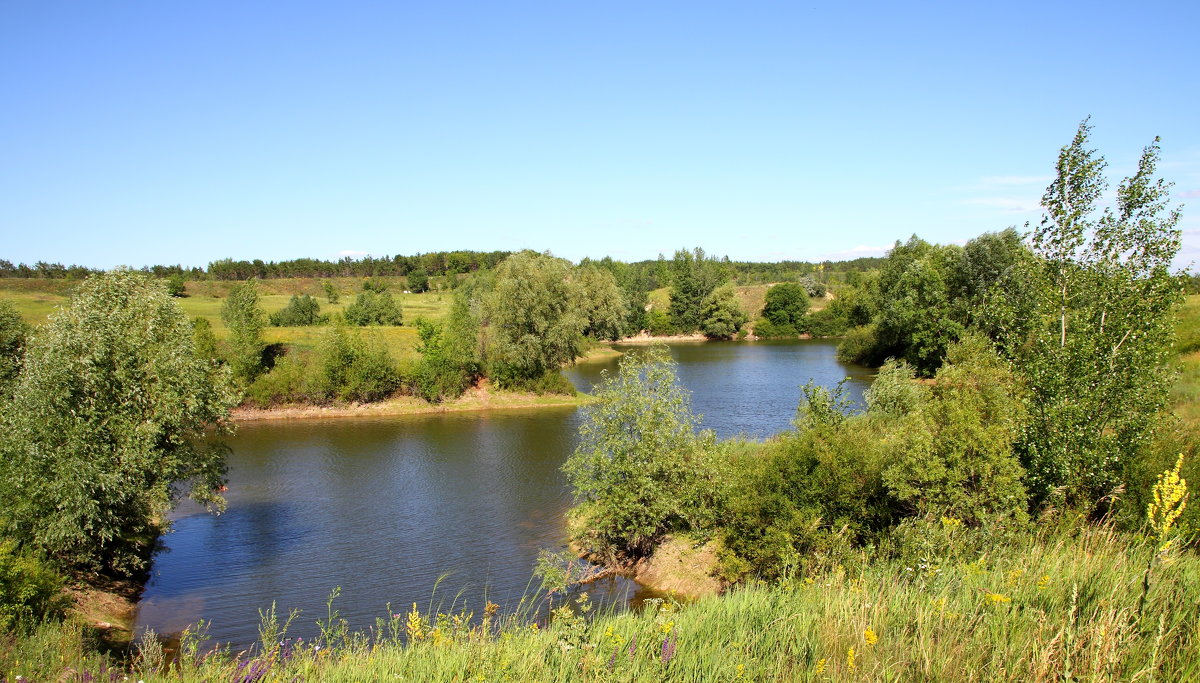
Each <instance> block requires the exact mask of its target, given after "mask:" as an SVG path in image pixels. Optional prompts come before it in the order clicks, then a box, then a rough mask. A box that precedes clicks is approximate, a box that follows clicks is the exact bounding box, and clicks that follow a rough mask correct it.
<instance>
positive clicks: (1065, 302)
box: [1001, 120, 1181, 505]
mask: <svg viewBox="0 0 1200 683" xmlns="http://www.w3.org/2000/svg"><path fill="white" fill-rule="evenodd" d="M1090 133H1091V126H1090V125H1089V122H1088V121H1086V120H1085V121H1084V122H1083V123H1081V124H1080V125H1079V129H1078V130H1077V131H1076V134H1075V137H1074V138H1073V139H1072V141H1071V143H1070V144H1068V145H1067V146H1065V147H1063V148H1062V150H1061V151H1060V153H1059V157H1058V163H1057V165H1056V171H1057V173H1056V177H1055V179H1054V181H1053V182H1052V183H1051V184H1050V186H1049V187H1048V188H1047V189H1046V193H1045V195H1043V197H1042V206H1043V207H1044V208H1045V210H1046V213H1045V216H1044V217H1043V219H1042V221H1041V223H1040V225H1039V226H1038V227H1037V228H1036V229H1035V230H1034V231H1033V233H1032V235H1031V236H1030V244H1031V246H1032V249H1033V252H1034V254H1035V255H1036V261H1035V262H1034V263H1033V265H1032V266H1031V267H1030V268H1029V269H1028V273H1027V279H1026V282H1025V287H1027V288H1028V289H1029V290H1030V291H1032V292H1033V293H1034V301H1033V317H1032V320H1033V324H1031V325H1029V326H1028V327H1027V329H1028V331H1026V329H1021V328H1018V329H1016V330H1014V331H1013V332H1011V333H1009V334H1007V335H1005V337H1004V338H1003V339H1002V344H1001V346H1002V348H1003V349H1004V350H1005V351H1006V353H1007V354H1008V355H1009V357H1010V358H1011V359H1012V360H1013V365H1014V367H1015V368H1016V370H1017V372H1018V373H1020V374H1021V375H1022V376H1023V377H1024V379H1025V380H1026V383H1027V384H1028V385H1029V388H1030V395H1029V399H1028V401H1029V414H1030V422H1029V425H1028V427H1027V428H1026V430H1025V432H1024V435H1023V438H1022V439H1021V441H1020V443H1019V444H1018V450H1019V452H1020V453H1021V455H1022V460H1023V463H1024V465H1025V467H1026V468H1027V469H1028V470H1029V483H1030V488H1031V490H1032V492H1033V494H1034V496H1035V499H1036V500H1038V501H1044V500H1046V499H1047V497H1049V496H1050V495H1051V492H1053V491H1055V490H1059V491H1061V492H1062V493H1063V495H1064V497H1065V499H1066V501H1067V502H1069V503H1076V504H1082V505H1092V504H1095V503H1097V501H1099V500H1101V498H1103V497H1104V496H1106V495H1107V494H1108V493H1109V492H1110V491H1111V490H1112V489H1113V488H1114V487H1115V486H1117V485H1118V483H1120V481H1121V472H1122V470H1123V469H1124V468H1125V467H1126V466H1127V465H1128V464H1129V463H1131V462H1132V461H1133V460H1135V459H1136V458H1137V457H1138V455H1139V453H1141V452H1142V451H1143V449H1144V448H1145V447H1146V446H1147V444H1149V443H1150V441H1151V440H1152V438H1153V436H1154V434H1155V430H1156V425H1157V424H1158V423H1159V422H1160V421H1161V420H1160V419H1159V416H1160V414H1161V412H1162V411H1163V410H1164V409H1165V408H1166V405H1167V391H1168V389H1169V387H1170V383H1171V381H1172V377H1173V375H1172V371H1171V368H1170V362H1169V361H1170V357H1171V343H1172V341H1173V339H1174V325H1173V313H1174V309H1175V307H1176V306H1177V305H1178V303H1179V302H1180V300H1181V287H1180V280H1179V279H1178V278H1177V277H1175V276H1174V275H1172V273H1171V270H1170V268H1171V260H1172V259H1173V258H1174V257H1175V254H1176V253H1177V252H1178V251H1179V245H1180V232H1179V230H1178V229H1177V228H1176V226H1177V225H1178V223H1179V218H1180V213H1179V210H1178V209H1177V208H1172V207H1171V206H1170V205H1169V200H1170V188H1171V184H1170V183H1167V182H1165V181H1163V180H1162V179H1157V178H1155V168H1156V166H1157V163H1158V156H1159V141H1158V138H1155V140H1154V142H1153V143H1152V144H1151V145H1150V146H1148V147H1146V148H1145V149H1144V150H1143V153H1142V157H1141V160H1140V162H1139V164H1138V169H1137V172H1136V173H1135V174H1134V175H1132V176H1130V177H1128V178H1125V179H1124V180H1123V181H1121V183H1120V184H1119V186H1118V187H1117V192H1116V206H1115V207H1112V208H1105V209H1103V210H1101V209H1100V207H1099V204H1100V200H1101V197H1102V196H1103V195H1104V192H1105V191H1106V189H1107V187H1108V183H1107V181H1106V180H1105V178H1104V169H1105V161H1104V158H1103V157H1101V156H1099V155H1098V154H1097V153H1096V151H1095V150H1093V149H1088V147H1087V145H1088V137H1089V134H1090ZM1009 317H1012V316H1009Z"/></svg>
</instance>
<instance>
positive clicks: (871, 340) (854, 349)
mask: <svg viewBox="0 0 1200 683" xmlns="http://www.w3.org/2000/svg"><path fill="white" fill-rule="evenodd" d="M877 356H878V351H877V350H876V340H875V326H874V325H860V326H858V327H855V328H853V329H851V330H850V331H849V332H847V333H846V338H845V339H843V340H842V343H841V344H838V348H837V358H838V360H840V361H842V362H843V363H857V364H859V365H876V364H877V363H875V362H874V361H875V360H876V358H877ZM879 360H882V359H879Z"/></svg>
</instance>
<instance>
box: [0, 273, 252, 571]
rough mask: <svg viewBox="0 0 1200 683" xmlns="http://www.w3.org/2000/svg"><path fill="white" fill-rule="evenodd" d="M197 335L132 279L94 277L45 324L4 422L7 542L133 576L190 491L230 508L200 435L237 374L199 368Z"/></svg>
mask: <svg viewBox="0 0 1200 683" xmlns="http://www.w3.org/2000/svg"><path fill="white" fill-rule="evenodd" d="M192 329H193V328H192V325H191V323H190V321H189V320H188V319H187V317H186V316H185V315H184V314H183V312H182V311H181V310H180V309H179V306H178V304H176V303H175V301H174V300H173V299H171V298H170V297H169V296H168V295H167V293H166V290H165V289H164V288H163V287H162V286H161V284H159V283H157V282H155V281H152V280H150V279H149V278H148V277H145V276H143V275H140V274H137V273H134V272H130V271H126V270H116V271H112V272H109V273H105V274H102V275H96V276H93V277H91V278H89V279H88V280H86V281H85V282H83V283H82V284H81V285H80V286H79V288H78V290H77V291H76V293H75V295H74V296H73V297H72V299H71V303H70V305H69V306H68V307H67V308H65V309H62V310H61V311H60V312H59V313H56V314H54V315H52V316H51V317H50V320H49V322H48V323H47V324H46V325H45V326H44V327H43V328H41V330H40V331H39V334H38V335H37V336H36V337H35V338H34V339H33V341H32V342H31V343H30V346H29V348H28V350H27V352H26V358H25V367H24V370H23V371H22V373H21V379H20V382H19V384H18V386H17V388H16V391H15V393H14V395H13V398H12V402H11V404H10V407H11V409H10V410H9V411H6V413H5V415H4V416H3V418H0V419H2V420H3V425H2V426H3V429H4V432H5V434H6V438H5V440H4V441H3V443H2V444H0V448H2V449H3V450H4V451H5V452H4V457H3V458H2V459H0V475H2V476H0V497H2V499H3V500H4V501H5V516H6V517H7V520H6V521H7V522H8V529H7V533H8V535H10V536H11V537H12V538H15V539H16V540H17V541H19V542H20V543H22V545H23V546H25V547H29V548H36V549H39V550H41V551H43V552H45V553H47V554H48V555H50V556H51V557H53V558H55V559H57V560H60V561H62V562H64V563H67V564H71V565H78V566H84V567H96V568H104V567H107V568H109V569H112V570H115V571H118V572H130V571H134V570H136V569H139V568H140V567H142V566H143V564H144V560H145V550H146V549H148V548H149V546H150V544H151V543H152V542H153V540H154V539H155V538H156V537H157V534H158V531H159V526H158V525H159V520H160V519H161V517H162V515H163V514H164V513H165V511H166V510H167V509H168V508H169V507H170V505H171V504H172V503H173V502H174V500H175V498H176V497H177V496H178V495H179V494H180V492H181V491H182V490H184V489H187V490H188V492H189V494H190V496H191V497H192V498H194V499H196V500H198V501H200V502H203V503H209V504H219V503H220V502H221V500H220V498H219V496H218V495H217V493H216V489H217V487H219V486H220V484H221V482H222V477H223V474H224V450H223V448H221V447H219V446H216V445H209V444H210V443H211V442H206V441H205V440H203V439H202V438H201V437H202V436H203V434H204V429H205V427H206V426H208V425H212V424H218V425H220V424H225V420H226V419H227V418H228V414H229V409H230V407H232V406H233V405H234V404H235V403H236V397H235V394H234V392H233V391H232V389H231V387H230V382H229V378H228V373H227V372H226V371H225V370H224V369H223V368H220V367H216V366H214V365H213V363H211V362H210V361H208V360H206V359H202V358H199V357H197V355H196V349H195V346H194V344H193V342H192ZM183 484H187V486H186V487H184V489H181V488H179V486H180V485H183Z"/></svg>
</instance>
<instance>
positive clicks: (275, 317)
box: [271, 294, 327, 327]
mask: <svg viewBox="0 0 1200 683" xmlns="http://www.w3.org/2000/svg"><path fill="white" fill-rule="evenodd" d="M326 318H327V316H326V317H322V316H321V304H319V303H317V300H316V299H314V298H312V297H311V296H309V295H307V294H305V295H304V296H295V295H293V296H292V298H291V299H289V300H288V305H287V306H286V307H284V308H283V309H282V310H279V311H276V312H274V313H272V314H271V325H273V326H275V327H305V326H308V325H320V324H321V323H323V322H325V320H326Z"/></svg>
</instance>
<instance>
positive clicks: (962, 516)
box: [884, 336, 1028, 526]
mask: <svg viewBox="0 0 1200 683" xmlns="http://www.w3.org/2000/svg"><path fill="white" fill-rule="evenodd" d="M1023 418H1024V410H1023V407H1022V403H1021V398H1020V396H1019V394H1018V384H1017V382H1016V380H1015V379H1014V378H1013V375H1012V372H1011V371H1010V370H1009V369H1008V366H1007V365H1006V364H1005V363H1004V361H1003V360H1001V358H1000V357H999V356H998V355H997V354H996V352H995V351H994V350H993V349H992V347H991V344H990V343H989V342H988V341H987V340H986V339H984V338H983V337H979V336H972V337H968V338H966V339H964V340H963V341H961V342H956V343H955V344H953V345H952V346H951V347H950V348H949V350H948V353H947V363H946V364H945V365H943V366H942V368H941V369H940V370H939V371H938V373H937V377H936V379H935V382H934V386H933V389H932V391H931V393H930V397H929V400H928V402H926V404H925V405H924V407H923V408H922V409H921V410H920V411H918V412H914V413H911V414H909V415H908V417H907V418H906V419H905V423H904V425H903V427H902V428H901V431H900V434H899V436H898V438H897V439H895V443H896V444H897V450H896V452H895V454H894V461H893V462H892V463H891V464H890V465H889V466H888V468H887V471H886V472H885V473H884V479H885V480H886V482H887V486H888V489H889V490H890V491H891V492H892V495H893V496H895V498H896V500H897V501H898V502H899V503H900V504H901V505H903V506H904V508H905V509H906V511H908V512H909V513H912V514H917V515H922V516H924V515H935V516H938V515H940V516H947V517H953V518H956V519H959V520H962V522H964V523H966V524H967V525H969V526H979V525H981V524H983V523H985V522H986V521H988V520H992V519H994V518H998V517H1007V518H1012V519H1015V520H1023V519H1025V515H1026V506H1027V504H1028V499H1027V496H1026V492H1025V487H1024V485H1023V484H1022V483H1021V480H1022V476H1023V475H1024V470H1023V468H1022V467H1021V465H1020V463H1019V462H1018V460H1017V456H1016V455H1015V454H1014V452H1013V444H1014V443H1015V441H1016V439H1017V437H1018V436H1019V435H1020V434H1021V429H1022V424H1023Z"/></svg>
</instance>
